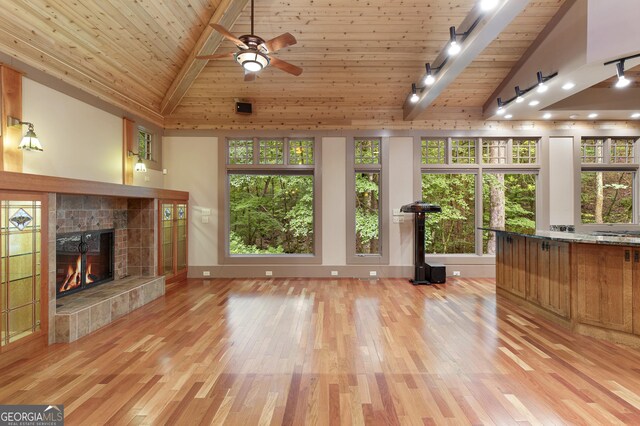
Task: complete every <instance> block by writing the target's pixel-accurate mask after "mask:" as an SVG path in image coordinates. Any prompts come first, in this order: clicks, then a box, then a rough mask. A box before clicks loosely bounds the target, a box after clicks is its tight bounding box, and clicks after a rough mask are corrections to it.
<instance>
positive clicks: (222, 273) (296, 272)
mask: <svg viewBox="0 0 640 426" xmlns="http://www.w3.org/2000/svg"><path fill="white" fill-rule="evenodd" d="M446 268H447V276H453V272H454V271H459V272H460V276H463V277H474V278H494V277H495V265H493V264H489V265H468V264H467V265H457V264H448V265H446ZM206 271H208V272H209V275H204V273H205V272H206ZM267 271H271V275H267V274H266V273H267ZM333 271H336V272H337V273H338V275H332V272H333ZM372 271H373V272H375V275H371V272H372ZM413 274H414V267H413V266H411V265H402V266H399V265H398V266H396V265H211V266H193V265H189V275H188V276H189V278H206V277H210V278H261V277H265V276H271V277H276V278H333V277H343V278H407V279H409V278H412V277H413Z"/></svg>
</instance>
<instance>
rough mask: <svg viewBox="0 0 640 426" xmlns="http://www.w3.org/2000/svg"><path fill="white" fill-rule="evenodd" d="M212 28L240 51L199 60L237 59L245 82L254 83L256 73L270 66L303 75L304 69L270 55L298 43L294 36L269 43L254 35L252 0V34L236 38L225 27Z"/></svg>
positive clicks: (216, 25)
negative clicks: (242, 69)
mask: <svg viewBox="0 0 640 426" xmlns="http://www.w3.org/2000/svg"><path fill="white" fill-rule="evenodd" d="M210 25H211V27H212V28H213V29H214V30H216V31H217V32H219V33H220V34H222V36H223V37H225V38H226V39H228V40H231V41H232V42H233V43H234V44H235V45H236V47H237V48H238V51H237V52H235V53H233V52H232V53H226V54H218V55H203V56H196V58H197V59H209V60H210V59H221V58H231V57H233V59H235V61H236V62H237V63H239V64H240V65H241V66H242V68H244V81H253V80H255V78H256V73H258V72H260V71H261V70H262V69H263V68H265V67H267V66H268V65H272V66H274V67H276V68H278V69H280V70H282V71H284V72H287V73H289V74H293V75H300V74H302V68H300V67H297V66H295V65H293V64H290V63H289V62H286V61H283V60H281V59H278V58H276V57H273V56H270V53H273V52H276V51H278V50H280V49H282V48H284V47H288V46H293V45H294V44H296V43H297V40H296V38H295V37H294V36H292V35H291V34H289V33H284V34H281V35H279V36H278V37H275V38H272V39H271V40H269V41H264V39H262V38H260V37H258V36H257V35H254V33H253V0H251V34H245V35H241V36H240V37H236V36H234V35H233V34H231V33H230V32H229V31H228V30H227V29H226V28H225V27H223V26H222V25H218V24H210Z"/></svg>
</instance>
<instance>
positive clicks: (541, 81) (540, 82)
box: [536, 71, 549, 93]
mask: <svg viewBox="0 0 640 426" xmlns="http://www.w3.org/2000/svg"><path fill="white" fill-rule="evenodd" d="M536 76H537V77H538V87H537V89H536V91H537V92H538V93H544V92H546V91H547V90H549V86H547V85H546V84H544V82H545V78H544V76H543V75H542V71H538V73H537V74H536Z"/></svg>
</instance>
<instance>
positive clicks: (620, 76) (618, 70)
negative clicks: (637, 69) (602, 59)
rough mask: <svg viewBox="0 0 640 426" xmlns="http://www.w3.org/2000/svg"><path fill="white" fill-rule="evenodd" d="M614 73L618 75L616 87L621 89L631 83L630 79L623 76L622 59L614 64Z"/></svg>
mask: <svg viewBox="0 0 640 426" xmlns="http://www.w3.org/2000/svg"><path fill="white" fill-rule="evenodd" d="M616 74H617V75H618V81H617V82H616V87H617V88H618V89H622V88H624V87H627V86H628V85H630V84H631V80H628V79H627V78H626V77H625V76H624V59H623V60H622V61H620V62H618V63H617V64H616Z"/></svg>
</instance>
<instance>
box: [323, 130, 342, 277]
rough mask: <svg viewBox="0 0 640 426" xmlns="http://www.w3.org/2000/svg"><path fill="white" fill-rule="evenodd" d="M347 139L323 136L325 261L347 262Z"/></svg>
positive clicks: (331, 262)
mask: <svg viewBox="0 0 640 426" xmlns="http://www.w3.org/2000/svg"><path fill="white" fill-rule="evenodd" d="M346 146H347V140H346V138H343V137H342V138H322V221H323V222H324V223H323V224H322V263H323V264H324V265H344V264H345V263H346V261H347V243H346V232H347V218H346V215H345V214H344V212H345V210H346V208H347V193H346V190H347V189H346V187H345V181H346V179H347V176H346V167H347V165H346V158H345V157H346V152H347V151H346Z"/></svg>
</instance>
